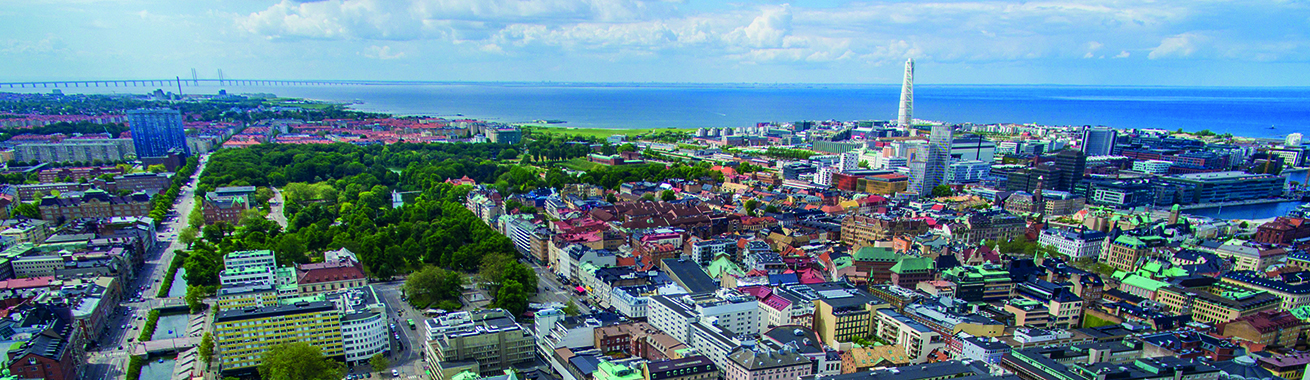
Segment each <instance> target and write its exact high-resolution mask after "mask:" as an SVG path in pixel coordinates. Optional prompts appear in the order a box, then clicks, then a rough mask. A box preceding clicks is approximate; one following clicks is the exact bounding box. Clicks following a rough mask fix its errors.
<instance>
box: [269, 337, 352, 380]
mask: <svg viewBox="0 0 1310 380" xmlns="http://www.w3.org/2000/svg"><path fill="white" fill-rule="evenodd" d="M345 374H346V368H345V365H343V364H341V363H339V362H337V361H336V360H332V359H328V358H325V357H323V351H321V350H319V349H318V347H314V346H312V345H310V344H309V343H305V342H291V343H282V344H279V345H276V346H273V347H270V348H269V349H268V351H266V352H265V353H264V360H263V363H261V364H260V365H259V377H260V378H264V379H278V380H338V379H341V377H342V376H345Z"/></svg>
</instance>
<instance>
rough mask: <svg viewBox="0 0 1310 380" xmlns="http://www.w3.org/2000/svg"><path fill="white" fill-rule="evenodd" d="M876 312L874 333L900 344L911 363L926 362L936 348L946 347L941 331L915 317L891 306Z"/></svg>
mask: <svg viewBox="0 0 1310 380" xmlns="http://www.w3.org/2000/svg"><path fill="white" fill-rule="evenodd" d="M875 314H876V320H875V323H876V327H874V330H873V331H872V333H873V335H875V336H877V337H878V338H879V339H882V340H885V341H887V342H889V343H891V344H894V345H897V346H900V347H901V348H902V349H904V350H905V356H906V358H907V359H909V361H910V362H911V363H916V364H918V363H924V362H926V361H928V355H929V354H931V353H932V352H933V351H934V350H937V349H945V348H946V339H945V338H944V337H942V335H941V334H940V333H938V332H937V331H935V330H933V329H932V328H929V327H928V326H927V325H924V324H923V323H920V322H919V321H916V320H914V319H913V318H910V317H907V316H905V315H902V314H901V313H897V312H896V311H895V310H892V309H889V308H888V309H879V310H878V311H877V312H876V313H875Z"/></svg>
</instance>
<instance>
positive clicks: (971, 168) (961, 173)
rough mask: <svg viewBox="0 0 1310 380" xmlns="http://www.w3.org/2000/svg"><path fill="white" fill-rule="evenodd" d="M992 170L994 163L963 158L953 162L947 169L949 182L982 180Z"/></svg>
mask: <svg viewBox="0 0 1310 380" xmlns="http://www.w3.org/2000/svg"><path fill="white" fill-rule="evenodd" d="M991 172H992V164H991V163H990V162H983V161H979V160H963V161H956V162H952V163H951V167H950V168H949V169H948V170H947V171H946V182H948V183H973V182H979V181H982V180H983V178H986V177H987V175H988V174H991Z"/></svg>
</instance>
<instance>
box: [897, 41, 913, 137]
mask: <svg viewBox="0 0 1310 380" xmlns="http://www.w3.org/2000/svg"><path fill="white" fill-rule="evenodd" d="M913 120H914V58H910V59H907V60H905V81H904V82H902V83H901V108H900V112H899V113H897V118H896V124H897V125H898V126H900V127H902V128H909V127H910V122H911V121H913Z"/></svg>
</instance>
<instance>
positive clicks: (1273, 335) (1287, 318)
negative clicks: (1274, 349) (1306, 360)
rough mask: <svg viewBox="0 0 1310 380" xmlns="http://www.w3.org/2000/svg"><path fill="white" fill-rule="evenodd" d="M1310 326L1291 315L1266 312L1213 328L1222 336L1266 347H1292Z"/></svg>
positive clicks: (1272, 311)
mask: <svg viewBox="0 0 1310 380" xmlns="http://www.w3.org/2000/svg"><path fill="white" fill-rule="evenodd" d="M1307 328H1310V324H1308V323H1306V322H1305V321H1302V320H1301V319H1300V318H1297V317H1296V316H1295V315H1292V313H1289V312H1286V311H1282V310H1278V311H1274V310H1266V311H1261V312H1258V313H1255V314H1251V315H1247V316H1243V317H1240V318H1237V319H1234V320H1232V321H1229V322H1224V323H1220V324H1218V325H1217V326H1215V331H1216V332H1218V333H1219V334H1222V335H1223V336H1228V337H1233V338H1237V339H1240V340H1243V341H1247V342H1251V343H1256V344H1262V345H1266V346H1278V347H1292V346H1295V345H1296V340H1297V339H1300V338H1301V336H1302V335H1303V334H1304V333H1305V331H1306V330H1307Z"/></svg>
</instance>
